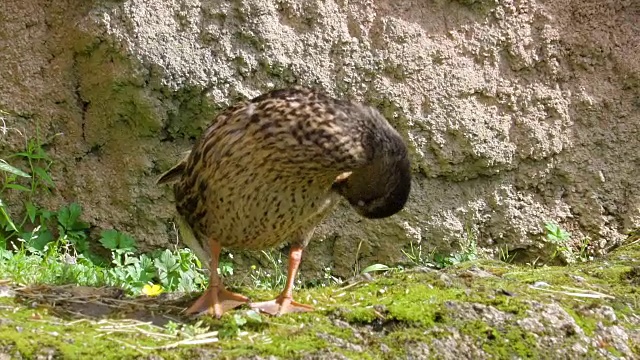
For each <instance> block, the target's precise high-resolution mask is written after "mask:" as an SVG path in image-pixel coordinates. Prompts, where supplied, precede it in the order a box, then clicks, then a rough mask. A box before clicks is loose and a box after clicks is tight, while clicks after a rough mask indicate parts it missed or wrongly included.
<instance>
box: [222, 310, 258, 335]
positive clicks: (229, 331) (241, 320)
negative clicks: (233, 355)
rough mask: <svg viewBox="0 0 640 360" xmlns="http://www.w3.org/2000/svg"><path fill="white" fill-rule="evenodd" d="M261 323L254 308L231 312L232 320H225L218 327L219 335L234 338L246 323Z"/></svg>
mask: <svg viewBox="0 0 640 360" xmlns="http://www.w3.org/2000/svg"><path fill="white" fill-rule="evenodd" d="M259 324H262V317H261V316H260V314H259V313H258V312H256V311H255V310H247V311H245V312H243V313H235V314H233V319H232V321H227V322H225V323H224V324H223V325H222V328H221V329H220V332H219V334H220V337H221V338H223V339H229V338H234V337H236V336H238V335H239V334H240V330H241V329H242V328H244V327H245V326H247V325H259Z"/></svg>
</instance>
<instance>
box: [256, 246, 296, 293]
mask: <svg viewBox="0 0 640 360" xmlns="http://www.w3.org/2000/svg"><path fill="white" fill-rule="evenodd" d="M261 253H262V255H263V256H264V257H265V258H266V260H267V263H268V264H269V267H270V269H268V270H267V269H264V268H259V267H257V266H255V265H252V266H251V274H250V275H249V276H250V278H251V280H252V282H253V286H254V287H255V288H257V289H261V290H271V289H279V288H282V287H284V285H285V283H286V281H287V275H286V274H285V273H284V271H283V266H282V253H281V252H279V251H275V253H276V254H277V255H276V254H274V252H272V251H264V250H262V251H261Z"/></svg>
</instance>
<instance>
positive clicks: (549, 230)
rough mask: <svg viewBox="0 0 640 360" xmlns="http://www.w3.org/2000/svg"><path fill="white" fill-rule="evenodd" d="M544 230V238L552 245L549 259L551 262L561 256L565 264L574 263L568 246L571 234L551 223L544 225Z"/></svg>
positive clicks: (571, 250)
mask: <svg viewBox="0 0 640 360" xmlns="http://www.w3.org/2000/svg"><path fill="white" fill-rule="evenodd" d="M544 228H545V230H546V233H545V238H546V240H547V242H549V243H551V244H553V245H554V250H553V254H552V255H551V259H552V260H553V259H555V258H556V257H558V256H560V255H562V257H563V258H564V260H565V261H567V262H573V261H575V256H574V253H573V248H572V247H571V244H570V240H571V233H569V232H567V231H565V230H564V229H563V228H561V227H560V226H559V225H557V224H554V223H551V222H548V223H546V224H544Z"/></svg>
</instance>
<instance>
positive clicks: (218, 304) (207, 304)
mask: <svg viewBox="0 0 640 360" xmlns="http://www.w3.org/2000/svg"><path fill="white" fill-rule="evenodd" d="M248 302H249V298H248V297H246V296H244V295H241V294H237V293H234V292H231V291H229V290H227V289H225V288H221V287H210V288H208V289H207V290H206V291H205V292H204V294H202V296H200V297H199V298H198V300H196V302H195V303H194V304H193V305H191V306H190V307H189V309H187V311H186V313H187V314H188V315H193V314H195V315H203V314H209V315H213V316H215V317H216V318H218V319H219V318H220V317H221V316H222V314H223V313H225V312H227V311H229V310H231V309H233V308H236V307H238V306H240V305H242V304H246V303H248Z"/></svg>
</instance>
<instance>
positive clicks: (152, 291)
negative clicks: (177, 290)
mask: <svg viewBox="0 0 640 360" xmlns="http://www.w3.org/2000/svg"><path fill="white" fill-rule="evenodd" d="M163 291H164V290H163V289H162V286H160V285H157V284H154V285H151V284H146V285H145V286H144V287H143V288H142V293H143V294H145V295H147V296H158V295H160V294H162V292H163Z"/></svg>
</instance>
